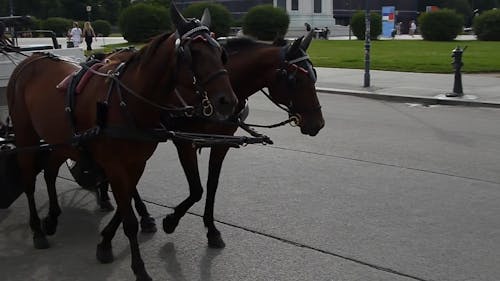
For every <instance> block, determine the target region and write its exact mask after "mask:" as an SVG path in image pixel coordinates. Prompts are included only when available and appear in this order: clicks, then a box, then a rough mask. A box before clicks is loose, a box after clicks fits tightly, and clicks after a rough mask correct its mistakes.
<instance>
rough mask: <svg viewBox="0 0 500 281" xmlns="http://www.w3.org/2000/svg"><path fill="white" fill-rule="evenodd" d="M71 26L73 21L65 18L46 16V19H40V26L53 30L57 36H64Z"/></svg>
mask: <svg viewBox="0 0 500 281" xmlns="http://www.w3.org/2000/svg"><path fill="white" fill-rule="evenodd" d="M72 27H73V21H72V20H70V19H65V18H59V17H54V18H48V19H46V20H43V21H41V23H40V28H41V29H48V30H52V31H54V32H55V33H56V34H57V36H63V37H66V36H67V34H68V30H70V29H71V28H72Z"/></svg>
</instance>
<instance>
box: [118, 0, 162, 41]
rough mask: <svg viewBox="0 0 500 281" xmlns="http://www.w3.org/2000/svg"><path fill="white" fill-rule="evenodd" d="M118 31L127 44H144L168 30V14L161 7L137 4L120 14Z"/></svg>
mask: <svg viewBox="0 0 500 281" xmlns="http://www.w3.org/2000/svg"><path fill="white" fill-rule="evenodd" d="M119 26H120V30H121V32H122V34H123V38H125V40H127V41H128V42H133V43H135V42H146V41H147V40H149V39H150V38H152V37H154V36H155V35H158V34H160V33H162V32H165V31H167V30H170V28H171V22H170V14H169V12H168V10H167V9H166V8H164V7H162V6H157V5H151V4H145V3H138V4H134V5H131V6H129V7H127V8H126V9H125V10H123V12H122V13H121V14H120V19H119Z"/></svg>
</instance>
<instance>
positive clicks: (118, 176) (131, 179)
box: [98, 162, 152, 281]
mask: <svg viewBox="0 0 500 281" xmlns="http://www.w3.org/2000/svg"><path fill="white" fill-rule="evenodd" d="M120 164H122V163H115V165H109V167H108V169H106V175H107V176H108V177H109V180H110V183H111V189H112V191H113V195H114V197H115V201H116V206H117V211H116V213H115V216H114V217H113V219H112V220H111V222H110V225H111V226H110V228H109V229H108V231H109V232H108V233H104V234H103V241H102V242H101V243H100V244H99V245H98V251H99V250H100V248H101V249H102V248H106V247H109V249H110V248H111V239H112V237H113V236H114V232H116V229H115V228H116V227H117V224H118V225H119V219H120V218H121V221H122V222H123V232H124V233H125V236H127V238H128V240H129V244H130V252H131V256H132V266H131V267H132V270H133V272H134V274H135V276H136V279H137V280H139V281H149V280H152V279H151V277H150V276H149V274H148V273H147V272H146V268H145V266H144V261H143V260H142V257H141V252H140V250H139V242H138V240H137V232H138V231H139V223H138V221H137V218H136V216H135V213H134V210H133V209H132V204H131V203H132V195H133V193H134V192H135V188H136V186H137V183H138V181H139V178H140V177H141V175H142V173H143V171H144V167H145V166H146V163H145V162H144V163H142V162H141V163H137V164H136V165H120ZM117 214H119V215H120V216H119V217H117ZM105 231H106V229H105Z"/></svg>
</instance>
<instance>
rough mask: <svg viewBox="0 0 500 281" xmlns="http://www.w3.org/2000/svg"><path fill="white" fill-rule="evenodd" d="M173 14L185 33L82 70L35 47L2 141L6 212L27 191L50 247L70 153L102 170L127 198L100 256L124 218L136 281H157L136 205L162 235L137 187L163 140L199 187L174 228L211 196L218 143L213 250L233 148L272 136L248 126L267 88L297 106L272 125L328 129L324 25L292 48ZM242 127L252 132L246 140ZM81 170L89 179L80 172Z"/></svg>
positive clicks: (38, 241) (119, 202)
mask: <svg viewBox="0 0 500 281" xmlns="http://www.w3.org/2000/svg"><path fill="white" fill-rule="evenodd" d="M170 10H171V17H172V21H173V23H174V26H175V27H176V31H175V32H174V33H165V34H162V35H159V36H157V37H155V38H153V39H152V40H151V42H150V43H148V44H147V45H146V46H144V47H143V48H142V49H141V50H139V51H134V50H132V49H125V50H121V51H118V52H115V53H112V54H110V55H106V56H105V57H103V58H101V59H96V60H92V61H91V62H89V63H87V64H83V65H76V64H74V63H72V62H69V61H68V60H66V59H61V58H60V57H58V56H54V55H52V54H49V53H35V54H33V55H31V56H30V57H28V58H26V59H25V60H24V61H22V62H21V63H20V64H19V65H17V66H16V68H15V69H14V71H13V72H12V75H11V78H10V80H9V84H8V87H7V101H8V106H9V114H10V121H9V123H8V124H7V125H6V126H4V128H3V133H2V138H3V140H0V141H1V142H0V145H1V149H2V152H0V181H2V186H1V187H0V188H1V189H0V196H1V197H0V199H1V200H2V201H3V200H4V198H10V199H7V200H6V202H2V206H0V207H8V205H10V204H11V203H12V201H13V200H15V198H17V197H18V196H19V195H20V194H21V193H22V192H24V193H25V194H26V196H27V198H28V204H29V206H30V208H29V210H30V227H31V229H32V231H33V243H34V246H35V248H39V249H44V248H48V247H49V246H50V245H49V241H48V239H47V236H50V235H53V234H54V233H55V232H56V228H57V222H58V216H59V215H60V214H61V210H60V207H59V204H58V200H57V192H56V187H55V181H56V177H57V174H58V170H59V168H60V166H61V165H62V164H63V163H64V162H65V161H66V160H67V159H68V158H69V159H72V160H74V161H76V163H78V165H76V166H75V167H78V171H80V172H81V173H86V174H87V176H88V175H89V174H90V175H91V176H90V178H91V180H90V183H91V184H90V185H95V184H99V185H100V188H103V189H104V188H107V186H108V184H109V185H110V186H111V191H112V193H113V196H114V199H115V202H116V210H115V213H114V215H113V217H112V219H111V221H110V222H109V224H108V225H107V226H106V227H105V228H104V229H103V231H102V232H101V236H102V240H101V242H100V243H99V244H98V245H97V252H96V257H97V259H98V260H99V261H100V262H102V263H109V262H112V261H113V253H112V246H111V244H112V243H111V242H112V239H113V237H114V235H115V233H116V231H117V228H118V226H119V225H120V224H121V223H123V230H124V232H125V235H126V236H127V238H128V239H129V243H130V248H131V256H132V270H133V272H134V274H135V276H136V278H137V280H151V277H150V276H149V275H148V273H147V271H146V268H145V266H144V263H143V261H142V258H141V255H140V251H139V245H138V241H137V232H138V230H139V223H138V221H137V218H136V216H135V213H134V211H133V209H132V204H131V201H132V199H133V200H135V201H136V204H135V205H136V208H138V209H137V211H138V214H139V215H140V216H141V224H140V225H141V228H143V231H144V228H145V227H151V226H152V227H153V228H152V229H150V231H156V228H155V227H154V225H155V224H154V220H153V221H151V220H152V218H151V217H150V216H149V214H148V212H147V209H146V206H145V205H144V204H143V203H142V205H141V204H139V205H138V204H137V203H138V202H142V201H141V198H140V196H139V193H138V191H137V190H136V185H137V182H138V181H139V179H140V177H141V175H142V173H143V171H144V167H145V165H146V161H147V160H148V159H149V157H151V155H152V154H153V153H154V151H155V149H156V147H157V144H158V143H159V142H164V141H167V140H171V141H173V143H174V144H175V146H176V148H177V150H178V155H179V159H180V162H181V165H182V167H183V169H184V172H185V174H186V177H187V179H188V184H189V191H190V195H189V197H188V198H187V199H186V200H184V201H183V202H182V203H181V204H179V205H178V206H177V207H176V208H175V209H174V213H172V214H169V215H167V216H166V217H165V218H164V220H163V230H164V231H165V232H166V233H171V232H173V231H174V230H175V227H176V225H177V224H178V222H179V220H180V219H181V218H182V216H183V215H184V214H185V213H186V212H187V211H188V209H189V208H190V207H191V206H192V205H193V204H194V203H196V202H197V201H199V200H200V199H201V193H202V190H203V188H202V184H201V180H200V176H199V172H198V162H197V161H198V160H197V154H196V150H197V149H199V148H201V147H209V148H210V163H209V175H208V179H207V198H206V200H207V202H206V207H205V214H204V217H203V221H204V224H205V226H206V227H207V229H208V233H207V238H208V245H209V246H210V247H217V248H222V247H224V245H225V244H224V241H223V240H222V237H221V233H220V232H219V231H218V230H217V228H216V227H215V225H214V217H213V208H214V199H215V193H216V189H217V185H218V179H219V175H220V172H221V167H222V162H223V160H224V158H225V155H226V153H227V152H228V150H229V149H230V148H231V147H240V146H243V145H246V144H251V143H262V144H271V143H272V142H271V140H270V139H269V138H268V137H267V136H265V135H262V134H259V133H257V132H256V131H255V130H254V129H252V128H253V127H258V125H255V124H246V123H244V119H245V118H246V115H247V114H248V108H247V104H246V100H247V99H248V98H249V97H250V96H251V95H252V94H254V93H256V92H258V91H259V90H262V91H263V92H264V93H265V94H266V96H268V98H269V99H270V100H271V101H272V102H273V103H275V104H276V105H277V106H279V107H280V108H282V109H283V110H284V111H285V112H286V113H287V115H288V118H287V119H286V120H285V121H283V122H280V123H278V124H273V125H267V126H262V127H269V128H271V127H276V126H279V125H284V124H287V123H292V124H294V125H296V126H298V127H299V128H300V130H301V132H302V133H303V134H306V135H310V136H315V135H316V134H317V133H318V132H319V131H320V130H321V128H322V127H323V126H324V120H323V116H322V113H321V107H320V104H319V101H318V98H317V95H316V91H315V82H316V73H315V70H314V68H313V65H312V63H311V61H310V60H309V57H308V56H307V53H306V50H307V48H308V46H309V44H310V42H311V39H312V36H313V32H309V33H308V34H307V35H306V37H305V38H304V37H301V38H298V39H296V40H294V41H293V42H292V43H288V42H285V41H281V42H275V43H272V44H271V43H264V42H259V41H256V40H253V39H249V38H234V39H228V40H227V41H226V42H225V43H224V44H223V45H222V46H221V44H219V42H217V41H216V40H214V39H213V38H212V37H211V32H210V30H209V28H208V26H209V25H210V16H209V13H208V11H206V12H205V13H204V15H203V17H202V19H201V21H200V20H196V19H185V18H184V17H183V16H182V15H181V14H180V13H179V11H178V10H177V8H176V6H175V4H173V2H172V6H171V9H170ZM263 88H267V89H268V91H269V93H267V92H265V91H264V90H263ZM42 92H43V94H42ZM238 128H242V129H243V130H245V131H246V132H248V133H249V135H250V136H235V135H234V133H235V132H236V130H237V129H238ZM117 155H120V157H117ZM42 170H43V172H44V179H45V182H46V185H47V190H48V193H49V212H48V215H47V217H45V218H44V219H43V220H41V219H40V218H39V216H38V213H37V211H36V204H35V198H34V188H35V177H36V175H37V174H38V173H39V172H40V171H42ZM70 170H72V169H70ZM75 171H76V170H74V169H73V171H72V172H75ZM74 175H75V177H76V179H77V181H80V182H81V183H82V185H85V184H83V182H82V181H81V179H82V178H81V175H78V174H77V173H76V174H75V173H74ZM4 182H5V183H7V184H5V185H4V184H3V183H4ZM20 187H21V188H20ZM107 193H108V192H107V190H104V191H103V192H101V193H100V194H102V195H106V194H107ZM4 194H12V195H9V197H7V196H4ZM143 221H145V222H146V223H145V224H143V223H142V222H143Z"/></svg>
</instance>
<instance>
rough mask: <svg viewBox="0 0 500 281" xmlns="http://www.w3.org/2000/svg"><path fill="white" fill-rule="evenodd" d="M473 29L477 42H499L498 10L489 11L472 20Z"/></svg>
mask: <svg viewBox="0 0 500 281" xmlns="http://www.w3.org/2000/svg"><path fill="white" fill-rule="evenodd" d="M473 28H474V32H475V33H476V35H477V39H479V40H483V41H500V10H489V11H486V12H484V13H482V14H481V15H480V16H478V17H476V18H474V25H473Z"/></svg>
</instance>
